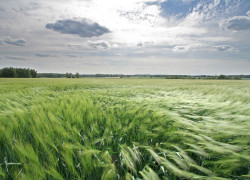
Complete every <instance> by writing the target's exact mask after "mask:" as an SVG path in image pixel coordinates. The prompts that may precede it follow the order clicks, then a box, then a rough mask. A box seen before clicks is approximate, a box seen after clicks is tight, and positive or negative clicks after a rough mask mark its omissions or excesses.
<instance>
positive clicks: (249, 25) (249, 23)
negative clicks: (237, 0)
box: [222, 16, 250, 31]
mask: <svg viewBox="0 0 250 180" xmlns="http://www.w3.org/2000/svg"><path fill="white" fill-rule="evenodd" d="M222 26H223V27H224V28H227V29H230V30H236V31H242V30H249V29H250V17H249V16H235V17H232V18H230V19H227V20H225V21H224V23H223V24H222Z"/></svg>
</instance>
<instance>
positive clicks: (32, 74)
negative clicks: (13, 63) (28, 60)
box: [30, 69, 37, 78]
mask: <svg viewBox="0 0 250 180" xmlns="http://www.w3.org/2000/svg"><path fill="white" fill-rule="evenodd" d="M30 73H31V77H32V78H36V77H37V71H36V70H34V69H31V70H30Z"/></svg>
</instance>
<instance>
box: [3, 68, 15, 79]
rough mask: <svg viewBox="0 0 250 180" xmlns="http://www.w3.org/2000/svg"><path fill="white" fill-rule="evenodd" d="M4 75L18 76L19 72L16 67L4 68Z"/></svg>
mask: <svg viewBox="0 0 250 180" xmlns="http://www.w3.org/2000/svg"><path fill="white" fill-rule="evenodd" d="M1 76H2V77H10V78H15V77H17V73H16V70H15V68H12V67H9V68H3V69H2V72H1Z"/></svg>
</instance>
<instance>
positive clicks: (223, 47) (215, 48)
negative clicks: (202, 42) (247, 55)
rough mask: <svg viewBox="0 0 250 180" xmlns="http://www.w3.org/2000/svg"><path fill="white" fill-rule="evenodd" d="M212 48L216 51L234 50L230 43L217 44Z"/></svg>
mask: <svg viewBox="0 0 250 180" xmlns="http://www.w3.org/2000/svg"><path fill="white" fill-rule="evenodd" d="M212 48H213V49H214V50H216V51H221V52H223V51H233V50H234V48H233V47H232V46H230V45H219V46H213V47H212Z"/></svg>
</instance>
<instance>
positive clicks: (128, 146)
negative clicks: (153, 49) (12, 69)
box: [0, 79, 250, 180]
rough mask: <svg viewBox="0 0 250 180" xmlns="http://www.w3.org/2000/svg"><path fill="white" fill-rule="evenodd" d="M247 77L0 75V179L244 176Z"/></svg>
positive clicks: (248, 155) (249, 169) (248, 162)
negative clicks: (39, 77)
mask: <svg viewBox="0 0 250 180" xmlns="http://www.w3.org/2000/svg"><path fill="white" fill-rule="evenodd" d="M249 129H250V82H249V81H244V80H242V81H229V80H226V81H216V80H163V79H0V179H128V180H129V179H131V180H132V179H145V180H151V179H154V180H155V179H156V180H157V179H249V178H250V148H249V147H250V140H249V139H250V131H249Z"/></svg>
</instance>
